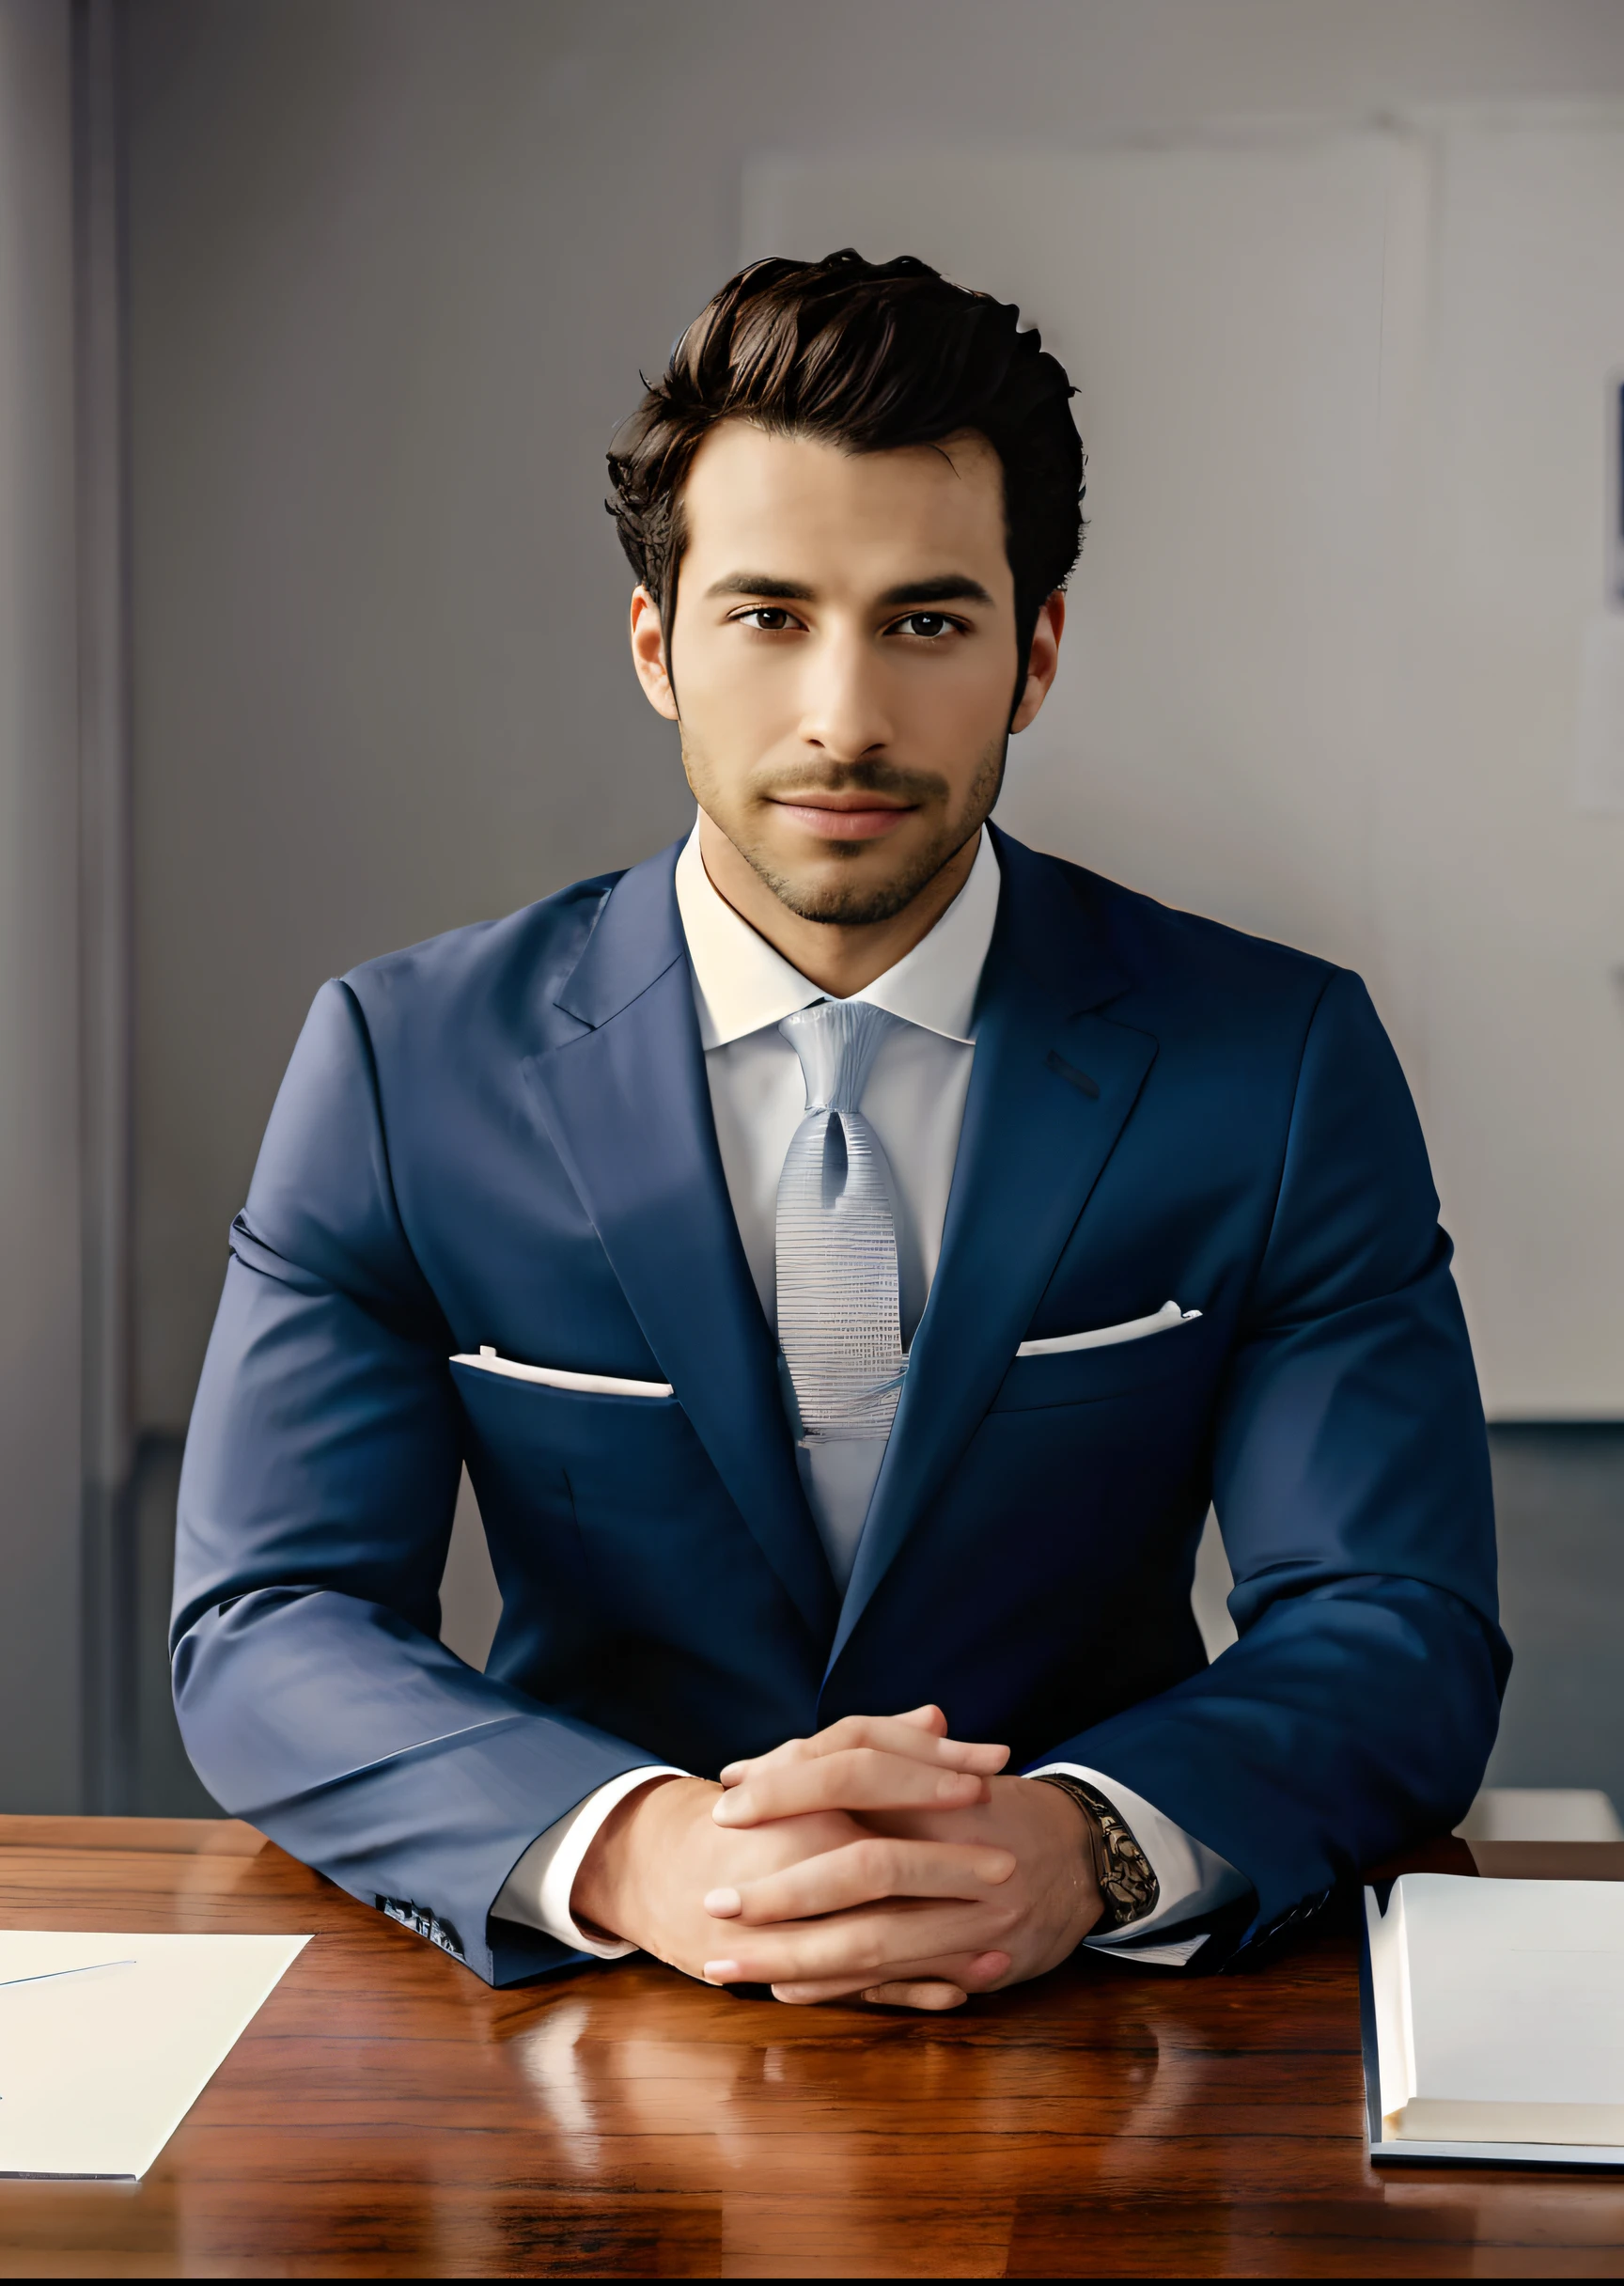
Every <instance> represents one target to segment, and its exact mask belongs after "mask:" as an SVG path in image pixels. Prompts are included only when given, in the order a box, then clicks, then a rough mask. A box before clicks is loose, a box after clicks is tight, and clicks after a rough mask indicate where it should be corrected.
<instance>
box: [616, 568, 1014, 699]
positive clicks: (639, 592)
mask: <svg viewBox="0 0 1624 2286" xmlns="http://www.w3.org/2000/svg"><path fill="white" fill-rule="evenodd" d="M632 665H633V666H634V667H635V668H636V670H637V680H638V681H639V682H640V683H641V684H642V685H643V696H644V697H646V698H647V699H648V704H649V705H650V706H651V707H652V708H653V710H654V712H655V713H656V714H664V717H665V719H666V721H667V722H675V721H676V720H677V694H676V692H675V691H674V690H673V689H672V687H671V677H670V674H669V672H668V671H667V668H666V665H665V631H664V628H663V627H662V626H661V624H660V613H659V609H658V607H657V606H656V604H655V602H654V598H653V597H652V596H651V595H650V594H649V592H648V588H647V587H635V588H633V589H632ZM1034 712H1036V710H1034Z"/></svg>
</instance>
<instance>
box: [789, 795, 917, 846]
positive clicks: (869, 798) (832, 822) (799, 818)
mask: <svg viewBox="0 0 1624 2286" xmlns="http://www.w3.org/2000/svg"><path fill="white" fill-rule="evenodd" d="M768 799H769V800H770V801H771V802H772V803H773V808H774V809H776V810H778V811H780V812H781V813H782V815H783V816H784V817H786V818H787V819H789V820H790V821H791V822H793V823H794V824H796V825H799V826H800V827H802V828H803V830H804V832H806V833H809V834H816V835H818V836H819V838H820V839H821V840H824V841H878V840H880V839H881V838H882V837H883V836H884V835H886V834H893V833H895V832H896V831H897V829H898V826H900V824H901V823H902V821H903V820H904V818H911V817H912V816H913V815H914V810H915V809H916V808H917V807H918V805H917V803H914V802H895V801H891V802H888V801H886V800H885V798H884V796H883V795H881V794H872V793H808V794H803V795H802V796H800V798H799V799H797V800H790V799H784V798H778V797H774V796H773V795H769V796H768Z"/></svg>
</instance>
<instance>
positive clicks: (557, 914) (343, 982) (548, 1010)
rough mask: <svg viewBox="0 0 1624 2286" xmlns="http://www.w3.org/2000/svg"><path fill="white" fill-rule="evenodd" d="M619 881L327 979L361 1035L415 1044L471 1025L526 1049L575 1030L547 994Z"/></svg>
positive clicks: (604, 878) (595, 883)
mask: <svg viewBox="0 0 1624 2286" xmlns="http://www.w3.org/2000/svg"><path fill="white" fill-rule="evenodd" d="M621 878H622V876H621V874H620V873H619V872H614V873H599V874H595V875H593V876H592V877H591V878H590V879H588V880H586V881H577V882H572V883H571V884H570V886H569V887H568V888H566V889H559V890H558V891H556V892H555V894H554V895H553V896H551V897H545V898H542V899H540V900H539V902H537V903H536V904H533V905H525V906H523V907H522V908H521V910H520V911H519V912H517V913H509V914H507V915H505V916H503V917H502V918H501V919H499V920H489V921H474V922H471V923H469V924H468V925H467V926H466V927H464V928H461V929H448V930H446V931H445V933H444V934H443V935H440V936H432V937H428V938H425V939H424V941H423V942H422V943H421V944H417V945H408V946H406V947H403V948H402V949H401V950H400V951H398V952H387V953H383V954H382V955H381V956H380V957H379V958H378V959H376V960H372V961H363V962H362V963H359V965H358V966H356V967H354V968H351V969H349V970H348V971H346V973H345V974H344V976H342V977H341V978H339V979H336V981H337V983H338V984H339V985H340V986H341V987H342V988H343V989H345V990H346V991H347V992H348V993H349V994H350V995H351V998H352V1000H353V1001H354V1003H355V1005H356V1007H357V1009H358V1010H359V1013H360V1016H361V1019H362V1022H363V1023H364V1024H365V1026H366V1027H367V1031H368V1032H369V1033H370V1034H371V1035H372V1036H373V1037H374V1039H375V1040H376V1039H378V1038H379V1036H380V1035H384V1036H388V1035H398V1034H399V1033H400V1032H401V1030H402V1029H403V1028H406V1029H410V1030H411V1031H412V1032H413V1033H414V1034H416V1035H417V1036H419V1038H421V1037H422V1036H423V1035H425V1034H432V1035H436V1036H438V1037H439V1038H440V1039H442V1040H444V1039H445V1036H446V1035H447V1033H453V1034H454V1033H457V1032H459V1031H463V1032H465V1031H466V1030H467V1029H469V1028H472V1029H473V1030H474V1031H476V1032H477V1033H478V1034H480V1035H481V1036H484V1037H487V1038H488V1037H490V1035H491V1034H492V1031H494V1032H497V1033H503V1032H506V1033H508V1034H510V1035H513V1036H515V1038H516V1039H517V1038H519V1037H523V1039H524V1040H526V1041H528V1043H529V1045H530V1047H531V1048H532V1049H534V1048H536V1047H539V1046H546V1045H550V1044H552V1039H553V1036H554V1034H556V1035H557V1036H559V1037H568V1036H569V1035H570V1034H571V1033H573V1032H575V1031H578V1030H579V1029H580V1026H578V1025H576V1024H574V1023H572V1022H571V1021H570V1019H569V1018H568V1017H566V1016H564V1015H563V1013H562V1011H560V1010H559V1009H558V1008H557V1006H556V1003H555V997H554V996H555V994H556V993H557V991H558V990H559V988H560V987H561V986H562V984H563V983H564V981H565V979H567V978H568V977H569V975H570V972H571V970H572V969H573V968H574V967H575V966H576V964H577V963H578V962H579V961H580V959H581V956H582V954H583V952H584V951H585V950H586V945H587V943H588V941H589V940H590V938H591V935H592V932H593V930H594V929H595V928H596V926H597V924H598V921H599V919H600V917H601V914H602V912H603V908H604V906H605V904H606V903H607V902H608V899H609V895H610V892H611V891H612V890H613V889H614V887H615V885H616V884H617V882H618V881H619V880H620V879H621Z"/></svg>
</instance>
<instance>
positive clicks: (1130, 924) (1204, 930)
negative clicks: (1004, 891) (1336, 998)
mask: <svg viewBox="0 0 1624 2286" xmlns="http://www.w3.org/2000/svg"><path fill="white" fill-rule="evenodd" d="M998 853H999V857H1000V860H1001V862H1002V864H1003V866H1004V869H1005V873H1006V877H1007V880H1008V883H1009V886H1010V889H1011V891H1012V893H1013V894H1014V895H1015V896H1016V897H1017V898H1020V899H1021V900H1023V901H1036V902H1038V904H1040V905H1042V906H1044V907H1046V908H1047V918H1048V926H1049V929H1050V930H1051V931H1053V930H1054V928H1055V925H1056V924H1057V923H1058V924H1059V927H1060V928H1061V929H1062V930H1064V929H1065V926H1066V919H1069V920H1070V927H1071V930H1072V931H1074V932H1075V933H1076V935H1077V937H1078V938H1079V939H1081V940H1085V941H1087V942H1088V943H1089V944H1090V945H1091V946H1092V947H1093V948H1094V949H1095V951H1096V953H1097V955H1098V956H1100V957H1102V958H1103V959H1104V960H1105V961H1106V962H1108V963H1109V964H1110V966H1111V967H1112V968H1113V969H1114V970H1115V971H1116V977H1117V979H1118V986H1119V993H1118V998H1119V1001H1120V1003H1122V1004H1123V1005H1122V1007H1121V1012H1122V1015H1123V1017H1124V1019H1125V1020H1126V1021H1128V1022H1130V1023H1131V1022H1132V1021H1133V1014H1132V1012H1131V1010H1132V1008H1133V1007H1134V1006H1136V1007H1137V1009H1138V1010H1140V1011H1142V1012H1143V1013H1144V1014H1145V1015H1146V1016H1147V1017H1148V1016H1149V1015H1150V1014H1151V1013H1152V1012H1154V1013H1155V1014H1156V1015H1157V1016H1158V1018H1164V1017H1167V1016H1170V1015H1172V1014H1174V1013H1175V1012H1177V1011H1179V1010H1183V1011H1186V1012H1188V1013H1189V1014H1191V1015H1193V1016H1195V1015H1199V1016H1200V1017H1202V1018H1205V1019H1207V1020H1211V1019H1212V1018H1214V1017H1218V1016H1220V1015H1222V1014H1225V1013H1227V1014H1229V1015H1231V1016H1233V1017H1236V1018H1240V1017H1244V1018H1246V1019H1247V1020H1248V1021H1249V1022H1253V1023H1255V1022H1257V1020H1259V1019H1266V1018H1267V1017H1268V1015H1269V1014H1270V1013H1273V1015H1275V1016H1276V1017H1277V1018H1282V1019H1286V1020H1287V1021H1288V1022H1291V1023H1292V1024H1293V1025H1294V1026H1295V1025H1301V1024H1303V1023H1305V1022H1306V1021H1307V1020H1308V1018H1310V1017H1311V1016H1312V1014H1313V1011H1314V1010H1315V1009H1316V1008H1317V1007H1318V1005H1319V1002H1320V1001H1321V1000H1322V999H1323V998H1324V996H1325V994H1326V993H1327V992H1328V991H1329V990H1331V988H1332V987H1333V986H1334V984H1335V982H1336V981H1337V980H1338V979H1341V980H1342V982H1343V984H1344V985H1346V986H1351V987H1352V988H1353V989H1354V990H1355V991H1358V990H1359V987H1358V983H1357V979H1354V978H1353V977H1352V976H1351V974H1350V973H1349V972H1348V971H1346V970H1342V969H1338V968H1337V967H1336V966H1335V963H1332V962H1330V961H1327V960H1324V959H1322V958H1320V957H1319V955H1318V954H1315V953H1311V952H1304V951H1302V950H1300V949H1299V948H1298V947H1295V946H1291V945H1282V944H1278V943H1276V942H1274V941H1273V939H1271V938H1269V937H1263V936H1254V935H1252V934H1250V933H1249V932H1247V931H1245V930H1243V929H1236V928H1232V927H1231V926H1229V925H1228V924H1227V923H1226V922H1224V921H1218V920H1213V919H1211V918H1210V917H1209V916H1207V915H1205V914H1200V913H1187V912H1184V911H1182V910H1180V909H1179V907H1178V906H1176V905H1165V904H1163V903H1161V902H1160V901H1159V900H1157V899H1156V898H1154V897H1148V896H1147V895H1146V894H1145V893H1144V891H1142V890H1139V889H1131V888H1128V887H1126V886H1125V885H1123V884H1122V883H1121V882H1116V881H1112V880H1109V879H1108V878H1107V877H1106V876H1105V875H1104V874H1102V873H1095V872H1091V871H1090V870H1089V869H1088V868H1087V867H1086V866H1080V865H1073V864H1071V863H1070V862H1069V861H1068V860H1067V859H1065V858H1063V857H1052V856H1048V855H1046V854H1043V853H1039V852H1038V851H1036V850H1029V849H1026V848H1025V847H1023V845H1022V844H1021V843H1019V842H1014V841H1011V840H1010V838H1009V837H1008V836H1007V835H1001V836H1000V837H999V852H998ZM1062 916H1066V918H1065V919H1062Z"/></svg>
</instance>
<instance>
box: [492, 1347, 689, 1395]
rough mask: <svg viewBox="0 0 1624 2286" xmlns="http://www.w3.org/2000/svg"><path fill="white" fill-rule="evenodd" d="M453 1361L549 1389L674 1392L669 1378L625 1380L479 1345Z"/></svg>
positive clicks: (599, 1391) (620, 1393)
mask: <svg viewBox="0 0 1624 2286" xmlns="http://www.w3.org/2000/svg"><path fill="white" fill-rule="evenodd" d="M451 1362H452V1364H453V1365H471V1366H474V1367H476V1369H477V1370H478V1371H480V1372H481V1373H506V1374H507V1377H508V1379H509V1380H510V1381H539V1382H544V1383H545V1384H546V1386H548V1388H550V1389H585V1390H587V1391H588V1392H589V1393H590V1394H592V1395H594V1396H597V1397H670V1396H672V1395H673V1394H674V1391H673V1390H672V1387H671V1384H670V1383H669V1382H668V1381H626V1380H623V1379H622V1378H621V1376H620V1375H619V1374H617V1373H571V1372H569V1371H567V1370H565V1368H564V1367H563V1366H560V1365H521V1364H519V1362H518V1360H517V1359H516V1358H512V1357H498V1356H497V1354H496V1353H495V1351H494V1350H493V1349H488V1348H486V1347H485V1346H484V1345H483V1344H481V1346H480V1350H479V1354H478V1356H477V1357H476V1356H474V1355H473V1354H472V1353H471V1352H468V1351H464V1352H463V1354H461V1356H459V1357H453V1358H452V1360H451Z"/></svg>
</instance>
